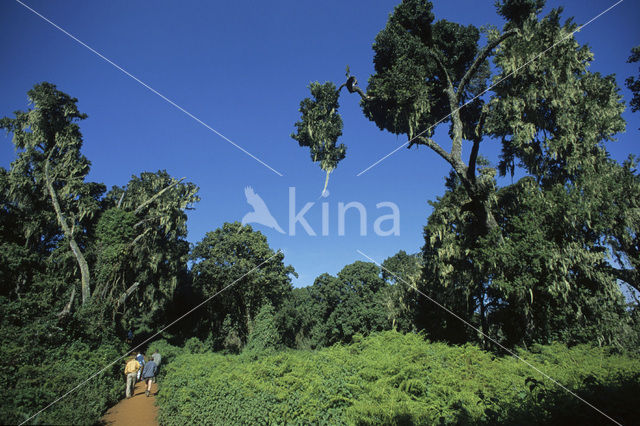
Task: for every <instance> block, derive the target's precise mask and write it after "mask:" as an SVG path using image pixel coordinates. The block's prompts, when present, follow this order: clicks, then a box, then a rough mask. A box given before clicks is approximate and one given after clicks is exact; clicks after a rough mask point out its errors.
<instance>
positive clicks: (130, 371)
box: [124, 357, 140, 399]
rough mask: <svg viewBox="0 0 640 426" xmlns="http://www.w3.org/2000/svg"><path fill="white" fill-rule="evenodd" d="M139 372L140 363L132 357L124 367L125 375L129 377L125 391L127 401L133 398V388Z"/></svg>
mask: <svg viewBox="0 0 640 426" xmlns="http://www.w3.org/2000/svg"><path fill="white" fill-rule="evenodd" d="M139 371H140V363H139V362H138V361H136V359H135V358H134V357H131V358H130V359H129V362H127V365H125V367H124V375H125V376H127V389H126V391H125V393H126V395H127V399H129V398H131V396H132V394H133V388H134V386H135V385H136V376H137V374H138V372H139Z"/></svg>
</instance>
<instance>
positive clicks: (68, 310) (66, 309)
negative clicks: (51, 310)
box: [58, 285, 76, 318]
mask: <svg viewBox="0 0 640 426" xmlns="http://www.w3.org/2000/svg"><path fill="white" fill-rule="evenodd" d="M75 297H76V286H75V285H74V286H73V289H72V290H71V297H70V298H69V303H67V304H66V305H65V307H64V309H63V310H62V312H60V313H59V314H58V318H61V317H63V316H65V315H68V314H70V313H71V307H72V306H73V299H75Z"/></svg>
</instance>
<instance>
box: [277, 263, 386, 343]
mask: <svg viewBox="0 0 640 426" xmlns="http://www.w3.org/2000/svg"><path fill="white" fill-rule="evenodd" d="M387 288H388V286H387V285H386V283H385V282H384V280H383V279H382V278H381V276H380V268H379V267H378V266H376V265H375V264H373V263H367V262H361V261H357V262H354V263H352V264H350V265H346V266H345V267H344V268H343V269H342V270H341V271H340V272H339V273H338V276H337V277H334V276H332V275H329V274H322V275H320V276H319V277H318V278H316V280H315V281H314V283H313V286H311V287H309V288H308V289H300V290H298V292H297V293H295V294H294V295H295V297H294V299H293V302H294V303H295V304H296V305H297V306H288V307H287V306H286V305H285V311H283V313H282V314H280V316H279V318H280V319H278V323H279V327H280V329H281V330H282V331H281V332H282V334H283V336H284V337H285V338H286V339H287V340H286V343H287V344H288V345H289V346H291V347H298V348H308V347H311V348H319V347H322V346H328V345H332V344H334V343H338V342H342V343H348V342H350V341H351V339H352V337H353V336H354V335H355V334H357V333H360V334H365V335H366V334H369V333H371V332H373V331H381V330H388V329H389V328H391V323H392V318H390V317H389V316H388V315H387V309H386V307H385V303H386V299H385V297H386V296H387V295H386V289H387ZM285 315H291V316H292V319H287V318H283V316H285ZM292 343H294V344H292Z"/></svg>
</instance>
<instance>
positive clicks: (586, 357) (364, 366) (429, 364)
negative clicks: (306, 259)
mask: <svg viewBox="0 0 640 426" xmlns="http://www.w3.org/2000/svg"><path fill="white" fill-rule="evenodd" d="M356 340H358V341H357V342H356V343H353V344H351V345H348V346H333V347H331V348H325V349H322V350H320V351H315V352H314V351H286V352H277V353H273V354H271V355H268V356H264V357H260V358H257V359H255V360H253V361H249V360H248V359H247V358H246V357H243V356H230V355H227V356H224V355H220V354H213V353H208V354H199V355H184V356H181V357H178V358H177V359H176V360H175V361H174V362H172V363H171V364H170V365H168V366H167V370H168V373H167V376H166V379H165V381H164V382H163V388H162V391H161V393H160V394H159V396H158V402H159V406H160V422H161V423H162V424H167V425H178V424H184V423H198V424H239V423H243V424H265V423H267V424H270V423H277V424H283V423H286V424H438V423H444V424H472V423H473V424H485V423H486V424H538V423H539V422H542V423H555V424H559V423H563V422H566V421H571V422H573V423H579V424H601V423H602V422H603V421H606V419H605V418H604V417H601V415H600V414H598V413H597V412H595V411H593V410H592V409H591V408H589V407H588V406H586V405H584V403H582V402H580V401H579V400H577V399H576V398H575V397H574V396H572V395H570V394H568V393H567V392H566V391H564V390H562V389H560V388H558V387H557V386H556V385H555V384H554V383H553V382H551V381H550V380H548V379H546V378H545V377H543V376H540V375H539V374H538V373H536V372H535V371H534V370H533V369H531V368H530V367H529V366H527V365H525V364H524V363H522V362H521V361H518V360H517V359H515V358H513V357H505V358H496V357H495V356H493V355H492V354H491V353H488V352H485V351H482V350H480V349H479V348H477V347H475V346H473V345H465V346H460V347H455V346H447V345H445V344H442V343H429V342H425V341H424V340H423V338H422V337H420V336H419V335H415V334H407V335H401V334H399V333H395V332H385V333H381V334H375V335H373V336H370V337H367V338H364V339H359V338H358V339H356ZM519 356H520V357H522V358H523V359H525V360H526V361H527V362H529V363H531V364H533V365H534V366H536V367H537V368H539V369H541V370H542V371H544V372H545V373H547V374H549V376H551V377H553V378H554V379H556V380H558V382H560V383H562V384H563V385H564V386H566V387H568V388H569V389H571V390H572V391H573V392H576V393H577V394H578V395H580V396H581V397H583V398H585V399H586V400H588V401H589V402H591V403H593V404H594V405H596V406H597V407H598V408H599V409H601V410H602V411H604V412H605V413H607V414H608V415H611V416H613V417H614V418H615V419H616V420H618V421H620V422H622V423H633V422H634V419H635V418H636V417H635V416H637V415H638V414H639V412H638V407H637V404H635V403H633V399H634V398H635V393H636V392H637V391H638V390H640V362H639V361H638V360H637V359H631V358H629V357H626V356H621V355H614V354H612V353H611V352H610V351H609V350H608V349H604V348H593V347H589V346H577V347H574V348H571V349H568V348H567V347H565V346H563V345H560V344H556V345H552V346H536V347H534V348H532V351H531V352H525V351H520V352H519Z"/></svg>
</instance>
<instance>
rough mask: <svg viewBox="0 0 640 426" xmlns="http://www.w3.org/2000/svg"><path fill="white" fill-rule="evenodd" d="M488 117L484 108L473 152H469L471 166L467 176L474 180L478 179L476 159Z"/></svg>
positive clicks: (474, 140)
mask: <svg viewBox="0 0 640 426" xmlns="http://www.w3.org/2000/svg"><path fill="white" fill-rule="evenodd" d="M486 117H487V114H486V110H485V108H482V111H481V112H480V118H479V119H478V124H477V125H476V128H475V130H474V135H473V147H472V148H471V154H469V166H468V167H467V178H468V179H470V180H472V181H473V182H475V180H476V160H477V159H478V152H479V151H480V141H481V140H482V130H483V129H484V122H485V120H486Z"/></svg>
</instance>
